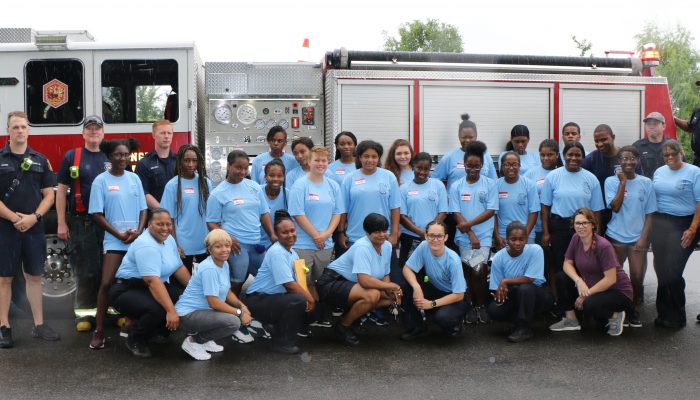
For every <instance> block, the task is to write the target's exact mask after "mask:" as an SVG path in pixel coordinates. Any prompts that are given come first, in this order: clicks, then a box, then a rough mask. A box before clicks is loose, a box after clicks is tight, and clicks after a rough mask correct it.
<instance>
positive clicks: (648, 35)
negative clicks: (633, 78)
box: [635, 23, 700, 156]
mask: <svg viewBox="0 0 700 400" xmlns="http://www.w3.org/2000/svg"><path fill="white" fill-rule="evenodd" d="M635 40H636V41H637V47H638V48H640V49H641V48H642V46H643V45H645V44H647V43H655V44H656V48H657V49H658V50H659V53H660V55H661V61H660V62H659V66H658V67H657V69H656V74H657V75H659V76H664V77H666V78H667V79H668V88H669V92H670V93H671V104H672V106H673V113H674V114H675V115H677V116H678V117H680V118H683V119H688V118H689V117H690V114H691V113H692V112H693V109H694V108H695V107H697V106H700V95H698V91H697V89H696V87H695V81H697V80H700V67H699V66H700V52H698V49H697V48H696V47H695V44H694V38H693V35H692V34H691V33H690V31H689V30H688V29H686V28H685V27H683V26H681V25H677V26H676V27H675V28H674V29H666V30H664V29H660V28H659V27H658V26H657V25H656V24H654V23H648V24H647V25H646V26H645V27H644V29H643V30H642V32H641V33H639V34H638V35H635ZM650 111H653V110H650ZM669 123H670V124H672V123H673V122H672V121H667V124H669ZM676 132H677V133H678V135H679V138H680V141H681V143H682V144H683V148H684V150H685V153H686V155H688V156H689V155H691V154H693V153H692V151H690V134H688V133H686V132H683V131H681V130H680V129H677V130H676Z"/></svg>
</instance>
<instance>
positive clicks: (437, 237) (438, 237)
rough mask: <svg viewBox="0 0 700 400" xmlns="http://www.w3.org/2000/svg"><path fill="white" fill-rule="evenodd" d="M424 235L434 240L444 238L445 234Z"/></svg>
mask: <svg viewBox="0 0 700 400" xmlns="http://www.w3.org/2000/svg"><path fill="white" fill-rule="evenodd" d="M425 237H426V238H427V239H428V240H432V241H435V240H442V239H444V238H445V235H444V234H438V235H433V234H429V235H425Z"/></svg>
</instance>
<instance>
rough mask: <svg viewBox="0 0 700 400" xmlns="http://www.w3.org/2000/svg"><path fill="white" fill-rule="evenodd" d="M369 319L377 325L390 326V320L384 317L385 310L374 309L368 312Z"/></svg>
mask: <svg viewBox="0 0 700 400" xmlns="http://www.w3.org/2000/svg"><path fill="white" fill-rule="evenodd" d="M367 320H368V321H369V322H371V323H373V324H375V325H377V326H382V327H386V326H389V321H387V320H386V319H385V318H384V311H383V310H372V311H370V312H369V314H367Z"/></svg>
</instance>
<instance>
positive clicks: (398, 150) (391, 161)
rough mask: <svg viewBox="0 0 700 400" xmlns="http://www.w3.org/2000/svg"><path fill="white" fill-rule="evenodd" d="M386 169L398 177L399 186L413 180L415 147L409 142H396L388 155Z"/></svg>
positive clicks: (400, 140) (402, 140) (397, 140)
mask: <svg viewBox="0 0 700 400" xmlns="http://www.w3.org/2000/svg"><path fill="white" fill-rule="evenodd" d="M384 168H385V169H386V170H388V171H391V173H393V174H394V176H396V179H397V181H398V182H399V186H403V185H405V184H406V183H408V182H411V181H412V180H413V146H411V143H409V141H408V140H406V139H396V140H394V143H392V144H391V147H389V151H388V152H387V154H386V160H384Z"/></svg>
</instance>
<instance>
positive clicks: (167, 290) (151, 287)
mask: <svg viewBox="0 0 700 400" xmlns="http://www.w3.org/2000/svg"><path fill="white" fill-rule="evenodd" d="M113 165H114V164H113ZM172 228H173V221H172V219H171V218H170V213H168V210H166V209H164V208H157V209H155V210H153V211H152V214H151V219H150V221H149V222H148V229H147V230H145V231H144V232H143V233H142V234H141V235H140V236H139V237H138V238H137V239H136V240H134V242H133V243H132V245H131V246H130V247H129V250H128V251H127V253H126V255H125V256H124V259H123V260H122V263H121V265H120V266H119V270H117V273H116V275H115V276H116V282H115V283H114V285H113V286H112V287H111V288H110V289H109V300H110V304H112V305H113V306H114V308H115V309H117V311H119V312H120V313H122V314H123V315H125V316H127V317H128V318H129V319H130V320H131V321H132V322H133V324H132V327H131V330H130V331H129V337H128V339H127V342H126V346H127V348H128V349H129V350H130V351H131V353H132V354H133V355H135V356H137V357H150V356H151V351H150V349H149V348H148V342H149V340H150V339H151V338H153V337H155V336H157V335H168V334H169V333H170V332H173V331H175V330H176V329H177V328H178V326H179V324H180V317H179V316H178V314H177V311H176V310H175V305H174V304H175V303H176V302H177V300H178V298H179V297H180V294H181V293H182V290H181V289H180V288H178V287H175V286H173V285H170V283H169V281H170V279H172V278H173V277H174V278H175V279H177V280H178V281H179V282H180V284H181V285H182V287H185V286H187V283H188V282H189V280H190V273H189V272H188V271H187V268H185V266H184V265H182V260H181V259H180V254H179V252H178V251H177V243H175V239H173V237H172V236H171V235H170V233H171V232H172Z"/></svg>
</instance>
